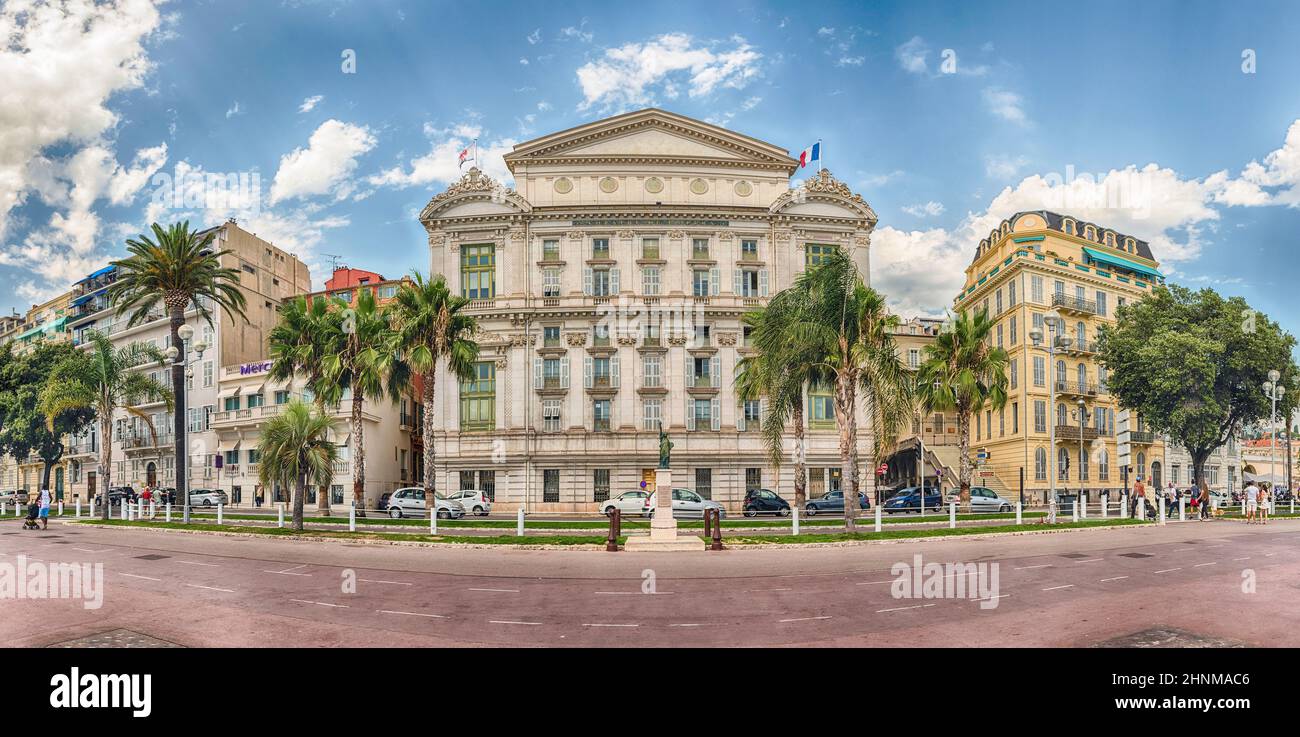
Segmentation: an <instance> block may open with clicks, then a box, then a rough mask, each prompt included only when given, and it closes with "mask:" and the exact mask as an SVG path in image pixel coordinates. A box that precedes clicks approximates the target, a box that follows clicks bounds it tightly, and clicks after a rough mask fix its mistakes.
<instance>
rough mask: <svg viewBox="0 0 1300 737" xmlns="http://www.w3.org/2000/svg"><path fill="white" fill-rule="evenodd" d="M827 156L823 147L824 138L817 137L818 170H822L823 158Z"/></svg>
mask: <svg viewBox="0 0 1300 737" xmlns="http://www.w3.org/2000/svg"><path fill="white" fill-rule="evenodd" d="M825 158H826V150H825V149H824V148H822V139H820V138H818V139H817V171H819V172H820V171H821V170H822V160H823V159H825Z"/></svg>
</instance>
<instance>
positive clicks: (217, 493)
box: [190, 489, 229, 507]
mask: <svg viewBox="0 0 1300 737" xmlns="http://www.w3.org/2000/svg"><path fill="white" fill-rule="evenodd" d="M228 503H229V502H227V501H226V492H225V491H223V490H222V489H190V506H191V507H215V506H217V505H218V504H228Z"/></svg>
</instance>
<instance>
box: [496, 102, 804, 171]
mask: <svg viewBox="0 0 1300 737" xmlns="http://www.w3.org/2000/svg"><path fill="white" fill-rule="evenodd" d="M591 160H627V161H640V162H652V161H717V162H728V163H730V164H732V165H735V164H742V165H743V164H750V165H753V166H755V167H758V168H765V169H777V170H788V171H790V172H792V171H794V168H795V167H796V166H797V165H798V162H796V161H795V160H794V159H792V158H790V155H789V153H788V152H787V151H786V150H785V149H783V148H780V147H778V146H774V145H772V144H770V143H766V142H764V141H760V140H758V139H756V138H750V137H749V136H745V135H742V134H739V133H736V132H734V131H730V130H727V129H726V128H720V127H718V126H715V125H710V124H708V123H705V122H703V121H699V120H695V119H694V118H688V117H686V116H684V115H677V114H676V113H670V112H667V111H664V110H658V109H654V108H649V109H646V110H638V111H636V112H633V113H626V114H623V115H617V116H614V117H612V118H605V119H602V120H597V121H595V122H592V123H588V124H586V125H581V126H578V127H576V128H570V129H569V130H565V131H560V132H558V133H552V134H550V135H547V136H543V137H541V138H537V139H534V140H532V141H526V142H524V143H521V144H519V145H517V146H515V148H514V150H513V151H511V152H510V153H509V154H506V156H505V161H506V165H507V166H508V167H510V169H511V171H514V170H515V166H516V165H517V164H519V163H523V162H539V163H541V162H548V163H551V162H554V163H560V162H566V161H591Z"/></svg>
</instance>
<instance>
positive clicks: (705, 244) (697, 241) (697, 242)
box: [691, 238, 709, 259]
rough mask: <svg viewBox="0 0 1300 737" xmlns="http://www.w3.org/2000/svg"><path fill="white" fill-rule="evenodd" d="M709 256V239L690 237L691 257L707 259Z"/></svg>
mask: <svg viewBox="0 0 1300 737" xmlns="http://www.w3.org/2000/svg"><path fill="white" fill-rule="evenodd" d="M708 257H709V239H708V238H693V239H691V258H698V259H707V258H708Z"/></svg>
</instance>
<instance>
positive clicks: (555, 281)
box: [542, 269, 560, 297]
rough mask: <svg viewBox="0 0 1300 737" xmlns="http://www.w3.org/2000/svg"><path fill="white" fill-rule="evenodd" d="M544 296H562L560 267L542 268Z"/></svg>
mask: <svg viewBox="0 0 1300 737" xmlns="http://www.w3.org/2000/svg"><path fill="white" fill-rule="evenodd" d="M542 296H543V297H558V296H560V270H559V269H543V270H542Z"/></svg>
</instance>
